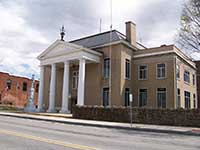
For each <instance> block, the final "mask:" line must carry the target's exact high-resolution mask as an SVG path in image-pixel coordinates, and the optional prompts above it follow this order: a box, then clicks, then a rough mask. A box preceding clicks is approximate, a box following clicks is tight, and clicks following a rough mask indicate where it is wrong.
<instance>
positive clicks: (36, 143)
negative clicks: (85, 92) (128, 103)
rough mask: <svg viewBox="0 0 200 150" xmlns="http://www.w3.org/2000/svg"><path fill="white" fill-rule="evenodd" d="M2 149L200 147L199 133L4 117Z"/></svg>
mask: <svg viewBox="0 0 200 150" xmlns="http://www.w3.org/2000/svg"><path fill="white" fill-rule="evenodd" d="M0 149H1V150H95V149H96V150H100V149H102V150H161V149H162V150H170V149H171V150H199V149H200V137H199V136H184V135H175V134H163V133H162V134H161V133H151V132H141V131H130V130H119V129H107V128H97V127H87V126H79V125H68V124H61V123H50V122H45V121H36V120H30V119H20V118H13V117H3V116H0Z"/></svg>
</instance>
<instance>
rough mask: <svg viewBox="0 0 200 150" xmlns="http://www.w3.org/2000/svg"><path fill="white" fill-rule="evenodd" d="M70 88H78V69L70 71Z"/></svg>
mask: <svg viewBox="0 0 200 150" xmlns="http://www.w3.org/2000/svg"><path fill="white" fill-rule="evenodd" d="M72 88H73V89H77V88H78V71H73V73H72Z"/></svg>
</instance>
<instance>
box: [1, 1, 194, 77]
mask: <svg viewBox="0 0 200 150" xmlns="http://www.w3.org/2000/svg"><path fill="white" fill-rule="evenodd" d="M184 2H185V0H173V1H169V0H112V8H113V9H112V16H113V17H112V22H113V29H116V30H118V31H120V32H122V33H123V34H125V22H126V21H133V22H134V23H135V24H136V27H137V41H138V42H140V43H142V44H143V45H144V46H146V47H156V46H160V45H162V44H174V43H175V42H176V40H177V38H176V37H177V34H178V30H179V28H180V15H181V10H182V7H183V4H184ZM110 12H111V11H110V0H0V18H1V21H0V35H1V36H0V71H4V72H9V73H11V74H14V75H19V76H25V77H29V78H30V77H31V75H32V74H35V75H36V78H39V61H38V60H37V58H36V57H37V56H38V55H39V54H40V53H41V52H42V51H44V50H45V49H46V48H47V47H48V46H49V45H50V44H52V43H53V42H54V41H56V40H57V39H59V38H60V35H59V32H60V28H61V26H62V25H64V26H65V30H66V36H65V40H66V41H70V40H73V39H77V38H80V37H84V36H88V35H92V34H96V33H99V29H100V18H101V20H102V25H101V28H102V32H103V31H108V30H109V27H110V22H111V21H110V14H111V13H110ZM194 56H196V55H194Z"/></svg>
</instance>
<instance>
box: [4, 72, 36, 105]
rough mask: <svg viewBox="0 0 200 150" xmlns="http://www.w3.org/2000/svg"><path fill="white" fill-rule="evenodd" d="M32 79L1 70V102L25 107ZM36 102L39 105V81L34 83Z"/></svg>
mask: <svg viewBox="0 0 200 150" xmlns="http://www.w3.org/2000/svg"><path fill="white" fill-rule="evenodd" d="M31 83H32V81H31V79H28V78H25V77H19V76H14V75H9V74H8V73H4V72H0V104H9V105H14V106H17V107H24V105H25V104H26V102H27V99H28V97H29V91H30V88H31ZM34 88H35V93H34V103H35V105H37V99H38V90H39V81H37V80H36V81H35V84H34Z"/></svg>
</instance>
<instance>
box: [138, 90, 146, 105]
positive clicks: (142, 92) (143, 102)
mask: <svg viewBox="0 0 200 150" xmlns="http://www.w3.org/2000/svg"><path fill="white" fill-rule="evenodd" d="M145 105H147V89H140V90H139V106H140V107H142V106H145Z"/></svg>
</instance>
